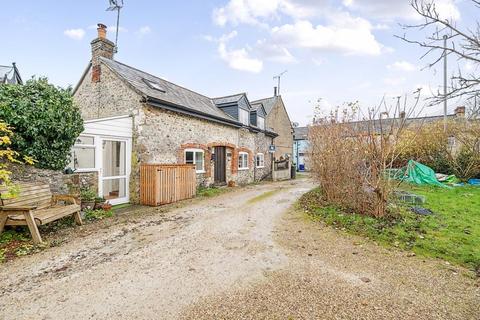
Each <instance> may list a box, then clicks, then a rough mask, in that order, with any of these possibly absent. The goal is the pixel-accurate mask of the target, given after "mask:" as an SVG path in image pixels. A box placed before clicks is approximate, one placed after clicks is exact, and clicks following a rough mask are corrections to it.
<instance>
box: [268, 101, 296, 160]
mask: <svg viewBox="0 0 480 320" xmlns="http://www.w3.org/2000/svg"><path fill="white" fill-rule="evenodd" d="M276 100H277V101H276V102H275V106H274V107H273V108H272V110H271V111H270V113H269V114H268V116H267V119H266V126H267V128H272V129H273V131H275V132H276V133H277V134H278V137H276V138H275V140H274V143H275V146H276V150H275V157H276V158H277V159H278V158H279V157H280V156H283V155H284V154H290V155H292V153H293V129H292V124H291V122H290V118H289V117H288V113H287V110H286V109H285V105H284V104H283V101H282V99H281V98H278V99H276Z"/></svg>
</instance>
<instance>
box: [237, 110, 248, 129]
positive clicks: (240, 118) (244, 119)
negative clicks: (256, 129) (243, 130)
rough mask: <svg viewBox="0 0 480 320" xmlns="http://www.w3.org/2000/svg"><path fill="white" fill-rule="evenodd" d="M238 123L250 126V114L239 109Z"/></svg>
mask: <svg viewBox="0 0 480 320" xmlns="http://www.w3.org/2000/svg"><path fill="white" fill-rule="evenodd" d="M238 121H240V122H241V123H243V124H244V125H246V126H248V125H249V124H250V112H248V111H247V110H244V109H242V108H238Z"/></svg>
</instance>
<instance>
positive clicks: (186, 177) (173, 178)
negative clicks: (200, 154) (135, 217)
mask: <svg viewBox="0 0 480 320" xmlns="http://www.w3.org/2000/svg"><path fill="white" fill-rule="evenodd" d="M196 190H197V181H196V172H195V166H194V165H189V164H187V165H186V164H175V165H166V164H142V165H140V202H141V204H143V205H148V206H159V205H162V204H167V203H173V202H177V201H180V200H184V199H189V198H193V197H194V196H195V193H196Z"/></svg>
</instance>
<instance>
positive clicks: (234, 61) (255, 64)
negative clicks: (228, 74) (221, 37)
mask: <svg viewBox="0 0 480 320" xmlns="http://www.w3.org/2000/svg"><path fill="white" fill-rule="evenodd" d="M218 53H219V54H220V57H221V58H222V59H223V60H224V61H225V62H226V63H227V64H228V65H229V67H230V68H232V69H236V70H241V71H247V72H252V73H259V72H260V71H262V69H263V62H262V61H261V60H259V59H256V58H252V57H250V55H249V52H248V51H247V49H245V48H242V49H235V50H229V49H227V46H226V44H225V43H223V42H222V43H220V44H219V45H218Z"/></svg>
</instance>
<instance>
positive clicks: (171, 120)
mask: <svg viewBox="0 0 480 320" xmlns="http://www.w3.org/2000/svg"><path fill="white" fill-rule="evenodd" d="M136 120H137V121H138V122H139V123H138V124H137V127H138V131H139V133H138V138H137V143H136V145H135V146H134V148H136V153H137V155H138V160H139V162H140V163H163V164H168V163H184V162H185V159H184V151H185V149H201V150H203V151H204V156H205V159H204V163H205V173H202V174H198V175H197V182H198V184H199V185H205V186H208V185H211V184H213V182H214V176H213V173H214V170H215V168H214V161H213V160H211V159H212V153H213V151H214V148H215V147H216V146H225V147H226V153H227V170H226V176H227V182H229V181H233V182H235V183H236V184H247V183H251V182H253V181H255V180H260V179H263V178H265V177H266V176H268V175H269V172H270V170H271V169H270V167H271V166H270V165H269V164H270V162H269V161H270V160H269V159H268V157H267V154H266V155H265V161H266V166H265V167H264V168H262V169H256V168H255V155H256V153H258V152H263V153H265V152H266V151H267V150H268V145H270V144H271V143H272V138H270V137H266V136H265V134H264V133H255V132H251V131H249V130H248V129H244V128H243V129H239V128H234V127H230V126H226V125H223V124H219V123H215V122H212V121H208V120H203V119H199V118H195V117H191V116H187V115H183V114H179V113H176V112H171V111H167V110H163V109H160V108H156V107H152V106H144V107H143V108H142V111H141V112H140V113H139V116H138V117H137V118H136ZM262 149H263V150H262ZM242 151H245V152H247V153H248V154H249V169H248V170H240V171H239V170H238V153H239V152H242ZM267 162H268V166H267Z"/></svg>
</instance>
